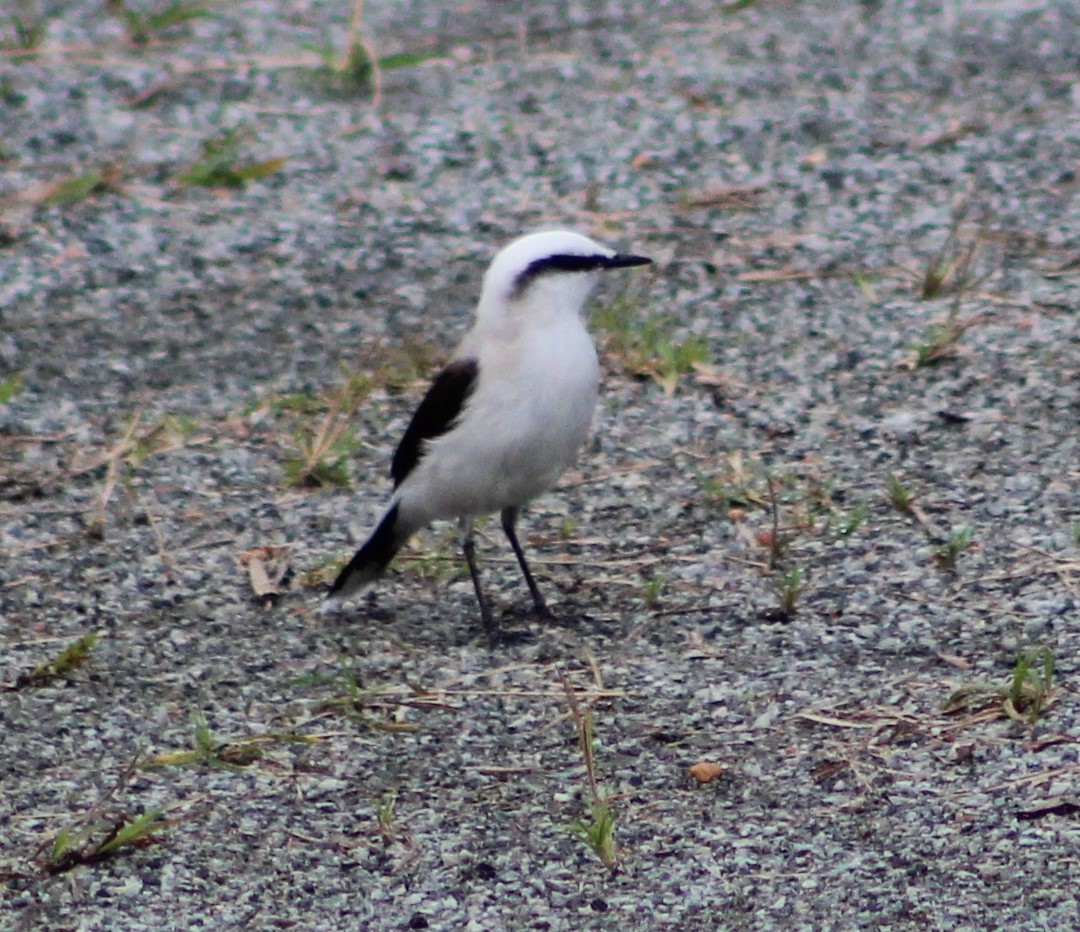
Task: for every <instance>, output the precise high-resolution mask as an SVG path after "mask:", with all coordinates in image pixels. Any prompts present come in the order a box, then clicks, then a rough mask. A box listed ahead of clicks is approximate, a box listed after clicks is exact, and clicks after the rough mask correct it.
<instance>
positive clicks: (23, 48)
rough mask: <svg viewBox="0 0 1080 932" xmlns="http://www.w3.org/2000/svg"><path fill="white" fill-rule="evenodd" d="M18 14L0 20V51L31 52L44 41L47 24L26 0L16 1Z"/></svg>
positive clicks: (11, 14)
mask: <svg viewBox="0 0 1080 932" xmlns="http://www.w3.org/2000/svg"><path fill="white" fill-rule="evenodd" d="M16 6H17V7H18V8H19V10H20V12H15V13H10V14H9V15H8V16H6V17H5V18H3V19H0V49H2V50H4V51H10V52H32V51H33V50H34V49H37V48H39V47H40V46H41V43H42V42H43V41H44V40H45V31H46V29H47V28H48V23H47V22H46V21H45V18H44V17H43V16H41V15H39V14H38V13H37V12H36V10H35V9H34V5H33V4H32V3H30V2H28V0H17V2H16Z"/></svg>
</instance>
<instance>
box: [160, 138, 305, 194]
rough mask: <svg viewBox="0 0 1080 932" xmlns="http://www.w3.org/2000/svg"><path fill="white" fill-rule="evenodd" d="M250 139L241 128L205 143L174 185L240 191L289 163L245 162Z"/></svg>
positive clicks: (282, 159) (277, 160)
mask: <svg viewBox="0 0 1080 932" xmlns="http://www.w3.org/2000/svg"><path fill="white" fill-rule="evenodd" d="M250 138H251V132H250V131H249V130H248V128H247V127H246V126H245V125H244V124H240V125H239V126H235V127H233V128H232V129H228V130H224V131H222V132H220V133H218V134H217V135H215V136H212V137H210V138H209V139H204V140H203V142H202V153H201V155H200V157H199V158H198V160H197V161H195V162H194V163H193V164H192V165H191V166H189V167H188V169H187V170H186V171H184V172H181V174H180V175H178V176H177V181H179V182H180V183H181V184H189V185H201V186H203V187H211V188H239V187H242V186H243V185H244V184H246V183H247V182H249V181H255V180H256V179H259V178H264V177H266V176H267V175H272V174H273V173H274V172H276V171H278V169H280V168H281V167H282V166H283V165H284V164H285V163H286V162H287V161H288V157H287V156H278V157H277V158H272V159H258V160H255V161H252V160H250V159H247V158H245V156H244V155H243V149H244V146H245V144H246V143H247V142H248V141H249V140H250Z"/></svg>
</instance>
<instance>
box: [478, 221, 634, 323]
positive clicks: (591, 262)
mask: <svg viewBox="0 0 1080 932" xmlns="http://www.w3.org/2000/svg"><path fill="white" fill-rule="evenodd" d="M651 261H652V260H650V259H647V258H645V257H644V256H633V255H627V254H624V253H618V252H616V251H615V250H613V249H608V248H607V247H606V246H601V245H600V244H599V243H597V242H594V241H593V240H591V239H589V238H588V237H587V236H582V235H581V234H580V233H574V232H572V231H570V230H544V231H541V232H539V233H530V234H529V235H528V236H522V237H520V238H519V239H516V240H514V241H513V242H512V243H510V245H508V246H506V247H505V248H503V249H502V250H501V251H500V252H499V253H498V255H496V256H495V258H494V260H492V263H491V265H490V266H489V268H488V270H487V272H486V273H485V275H484V285H483V289H482V291H481V293H480V306H479V308H478V310H477V321H478V323H479V324H480V325H481V326H484V325H495V326H498V325H500V324H503V323H505V322H507V321H508V319H512V318H520V317H524V318H529V319H534V318H535V317H537V316H538V315H543V316H547V315H559V316H563V315H567V314H573V315H577V314H580V313H581V311H582V309H583V308H584V306H585V302H586V301H587V300H588V298H589V295H590V294H591V293H592V290H593V288H595V287H596V283H597V282H598V281H599V280H600V273H601V272H602V271H604V270H605V269H619V268H629V267H631V266H635V265H648V264H649V263H650V262H651Z"/></svg>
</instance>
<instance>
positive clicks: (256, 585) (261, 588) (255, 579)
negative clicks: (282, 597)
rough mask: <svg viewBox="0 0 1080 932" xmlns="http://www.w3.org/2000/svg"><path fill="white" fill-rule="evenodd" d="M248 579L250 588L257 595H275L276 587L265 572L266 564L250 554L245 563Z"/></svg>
mask: <svg viewBox="0 0 1080 932" xmlns="http://www.w3.org/2000/svg"><path fill="white" fill-rule="evenodd" d="M247 570H248V579H249V580H250V581H251V590H252V591H253V592H254V593H255V595H257V596H260V597H261V596H264V595H277V591H278V590H277V587H276V586H275V585H274V584H273V583H272V582H270V575H269V574H268V573H267V572H266V564H265V563H263V561H262V559H261V558H260V557H257V556H252V557H251V559H250V560H248V565H247Z"/></svg>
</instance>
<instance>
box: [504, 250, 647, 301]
mask: <svg viewBox="0 0 1080 932" xmlns="http://www.w3.org/2000/svg"><path fill="white" fill-rule="evenodd" d="M651 261H652V260H651V259H646V258H645V257H644V256H630V255H623V254H621V253H617V254H615V255H614V256H605V255H590V256H577V255H573V254H570V253H558V254H556V255H553V256H544V257H543V258H542V259H536V260H534V261H533V262H530V263H529V264H528V265H527V266H526V267H525V271H523V272H521V273H520V274H519V275H518V277H517V278H515V279H514V286H513V290H512V293H513V294H516V295H520V294H521V293H522V292H523V291H524V290H525V288H526V287H527V286H528V284H529V282H531V281H533V280H534V279H536V278H539V277H540V276H541V275H544V274H546V273H548V272H595V271H597V270H598V269H621V268H629V267H631V266H635V265H648V264H650V262H651Z"/></svg>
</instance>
